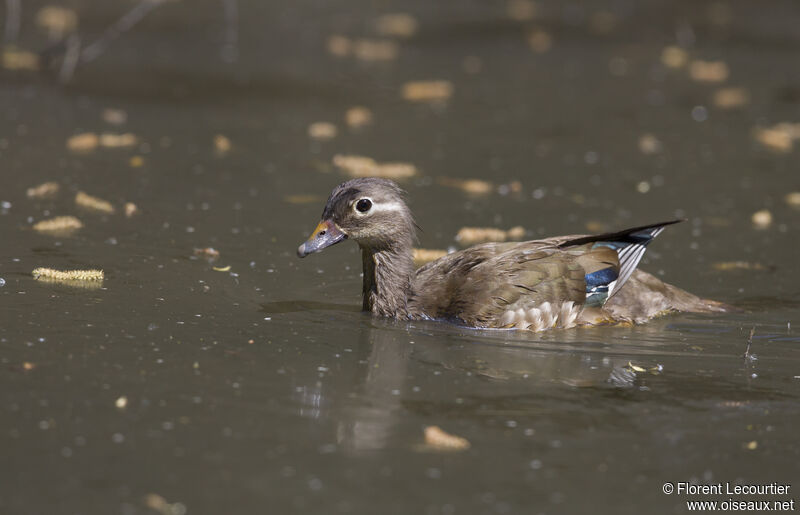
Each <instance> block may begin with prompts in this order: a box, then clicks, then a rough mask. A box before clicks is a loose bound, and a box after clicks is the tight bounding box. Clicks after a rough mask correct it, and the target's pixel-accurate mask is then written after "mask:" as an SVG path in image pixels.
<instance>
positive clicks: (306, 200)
mask: <svg viewBox="0 0 800 515" xmlns="http://www.w3.org/2000/svg"><path fill="white" fill-rule="evenodd" d="M283 200H285V201H286V202H288V203H289V204H316V203H317V202H320V201H323V200H325V197H322V196H320V195H311V194H303V193H300V194H297V195H286V196H285V197H283Z"/></svg>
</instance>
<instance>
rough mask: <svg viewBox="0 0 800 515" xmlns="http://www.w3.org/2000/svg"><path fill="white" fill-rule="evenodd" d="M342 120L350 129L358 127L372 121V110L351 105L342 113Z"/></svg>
mask: <svg viewBox="0 0 800 515" xmlns="http://www.w3.org/2000/svg"><path fill="white" fill-rule="evenodd" d="M344 120H345V123H346V124H347V126H348V127H350V128H351V129H360V128H361V127H364V126H365V125H369V124H371V123H372V111H370V110H369V109H367V108H366V107H361V106H355V107H351V108H350V109H348V110H347V111H346V112H345V113H344Z"/></svg>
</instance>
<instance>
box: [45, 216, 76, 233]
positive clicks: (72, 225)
mask: <svg viewBox="0 0 800 515" xmlns="http://www.w3.org/2000/svg"><path fill="white" fill-rule="evenodd" d="M82 227H83V223H82V222H81V221H80V220H78V219H77V218H75V217H74V216H57V217H55V218H50V219H49V220H42V221H40V222H36V223H35V224H33V230H34V231H38V232H49V233H70V232H73V231H77V230H78V229H80V228H82Z"/></svg>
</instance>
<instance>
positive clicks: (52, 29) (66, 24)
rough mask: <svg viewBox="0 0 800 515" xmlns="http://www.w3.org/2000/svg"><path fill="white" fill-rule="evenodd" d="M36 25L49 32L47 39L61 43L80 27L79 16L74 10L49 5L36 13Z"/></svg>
mask: <svg viewBox="0 0 800 515" xmlns="http://www.w3.org/2000/svg"><path fill="white" fill-rule="evenodd" d="M36 25H38V26H39V27H42V28H43V29H46V30H47V37H48V38H50V40H52V41H60V40H62V39H64V37H65V36H66V35H67V34H69V33H71V32H74V31H75V28H76V27H77V26H78V15H77V14H76V13H75V11H73V10H72V9H67V8H65V7H59V6H55V5H48V6H45V7H42V8H41V9H39V12H37V13H36Z"/></svg>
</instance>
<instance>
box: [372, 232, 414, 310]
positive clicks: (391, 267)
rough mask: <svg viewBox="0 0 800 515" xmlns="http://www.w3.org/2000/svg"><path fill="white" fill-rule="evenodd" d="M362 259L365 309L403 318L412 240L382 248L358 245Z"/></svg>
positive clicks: (410, 269) (411, 260)
mask: <svg viewBox="0 0 800 515" xmlns="http://www.w3.org/2000/svg"><path fill="white" fill-rule="evenodd" d="M361 259H362V261H363V264H364V289H363V294H364V304H363V307H364V311H371V312H372V313H373V314H374V315H380V316H388V317H395V318H406V317H407V316H408V296H409V293H410V291H411V277H412V275H413V274H414V258H413V255H412V249H411V243H410V242H409V244H408V245H407V246H406V245H403V246H400V247H392V248H383V249H375V248H367V247H361Z"/></svg>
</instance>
